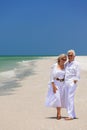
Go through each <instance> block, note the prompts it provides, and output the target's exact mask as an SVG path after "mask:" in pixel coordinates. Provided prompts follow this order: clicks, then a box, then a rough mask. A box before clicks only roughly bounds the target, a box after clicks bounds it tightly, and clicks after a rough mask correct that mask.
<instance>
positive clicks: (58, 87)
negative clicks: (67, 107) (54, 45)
mask: <svg viewBox="0 0 87 130" xmlns="http://www.w3.org/2000/svg"><path fill="white" fill-rule="evenodd" d="M66 60H67V56H66V55H65V54H61V55H59V57H58V59H57V63H56V64H54V65H53V66H52V70H51V75H50V82H49V84H48V94H47V97H46V106H48V107H55V108H56V109H57V119H58V120H59V119H61V107H64V104H63V99H62V96H63V95H62V91H63V84H64V77H65V70H64V63H65V62H66Z"/></svg>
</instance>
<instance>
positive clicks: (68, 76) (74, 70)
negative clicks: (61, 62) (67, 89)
mask: <svg viewBox="0 0 87 130" xmlns="http://www.w3.org/2000/svg"><path fill="white" fill-rule="evenodd" d="M79 79H80V67H79V63H78V62H77V61H75V60H74V61H72V62H71V63H69V62H67V63H66V64H65V81H68V80H77V81H78V80H79Z"/></svg>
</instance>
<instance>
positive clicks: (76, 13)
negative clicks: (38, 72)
mask: <svg viewBox="0 0 87 130" xmlns="http://www.w3.org/2000/svg"><path fill="white" fill-rule="evenodd" d="M70 49H74V50H75V51H76V54H77V55H87V0H49V1H48V0H14V1H12V0H0V55H58V54H61V53H67V51H68V50H70Z"/></svg>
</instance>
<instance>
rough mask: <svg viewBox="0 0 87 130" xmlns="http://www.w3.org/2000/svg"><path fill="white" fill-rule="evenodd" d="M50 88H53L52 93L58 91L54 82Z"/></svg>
mask: <svg viewBox="0 0 87 130" xmlns="http://www.w3.org/2000/svg"><path fill="white" fill-rule="evenodd" d="M52 87H53V92H54V93H56V90H58V89H57V88H56V86H55V84H54V82H52Z"/></svg>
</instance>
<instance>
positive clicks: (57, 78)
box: [46, 50, 80, 120]
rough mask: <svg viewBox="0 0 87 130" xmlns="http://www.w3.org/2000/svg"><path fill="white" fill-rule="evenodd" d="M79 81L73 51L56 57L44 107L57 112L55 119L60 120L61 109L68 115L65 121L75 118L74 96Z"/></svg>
mask: <svg viewBox="0 0 87 130" xmlns="http://www.w3.org/2000/svg"><path fill="white" fill-rule="evenodd" d="M79 79H80V69H79V63H78V62H77V61H76V60H75V51H74V50H69V51H68V52H67V55H66V54H61V55H59V56H58V59H57V63H55V64H54V65H52V67H51V74H50V81H49V84H48V93H47V97H46V106H47V107H54V108H56V110H57V119H58V120H59V119H61V108H65V109H66V110H67V113H68V117H66V118H65V119H66V120H72V119H75V118H76V114H75V108H74V96H75V90H76V87H77V82H78V81H79Z"/></svg>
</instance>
